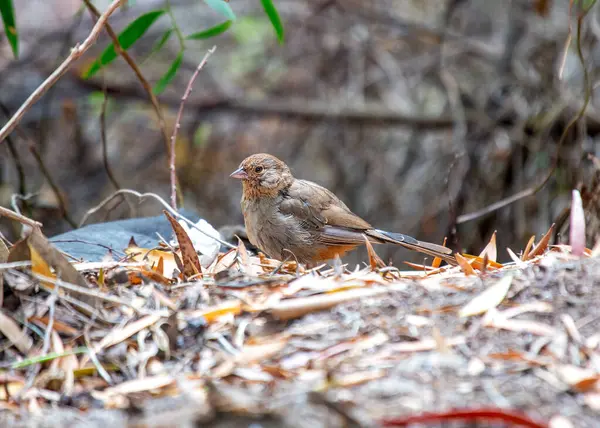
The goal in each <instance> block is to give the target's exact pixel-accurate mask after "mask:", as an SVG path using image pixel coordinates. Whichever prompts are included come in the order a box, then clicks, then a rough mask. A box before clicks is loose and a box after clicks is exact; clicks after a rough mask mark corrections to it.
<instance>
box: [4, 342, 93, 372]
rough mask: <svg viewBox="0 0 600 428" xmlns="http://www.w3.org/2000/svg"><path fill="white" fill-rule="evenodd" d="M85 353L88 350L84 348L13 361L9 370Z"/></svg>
mask: <svg viewBox="0 0 600 428" xmlns="http://www.w3.org/2000/svg"><path fill="white" fill-rule="evenodd" d="M87 352H88V349H87V348H85V347H79V348H75V349H72V350H70V351H65V352H50V353H49V354H46V355H38V356H35V357H31V358H27V359H26V360H22V361H15V362H14V363H12V364H11V366H10V368H11V369H13V370H17V369H22V368H24V367H27V366H31V365H32V364H38V363H45V362H46V361H52V360H55V359H57V358H62V357H66V356H67V355H75V354H85V353H87Z"/></svg>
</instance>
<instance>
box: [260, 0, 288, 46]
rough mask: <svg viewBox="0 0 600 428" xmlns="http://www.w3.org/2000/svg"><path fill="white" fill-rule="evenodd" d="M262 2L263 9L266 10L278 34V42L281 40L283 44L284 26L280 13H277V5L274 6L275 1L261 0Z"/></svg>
mask: <svg viewBox="0 0 600 428" xmlns="http://www.w3.org/2000/svg"><path fill="white" fill-rule="evenodd" d="M260 2H261V3H262V5H263V8H264V9H265V13H266V14H267V16H268V17H269V20H270V21H271V24H272V25H273V28H274V29H275V33H277V40H279V43H283V39H284V31H283V24H282V23H281V18H280V17H279V13H278V12H277V9H276V8H275V5H274V4H273V1H272V0H260Z"/></svg>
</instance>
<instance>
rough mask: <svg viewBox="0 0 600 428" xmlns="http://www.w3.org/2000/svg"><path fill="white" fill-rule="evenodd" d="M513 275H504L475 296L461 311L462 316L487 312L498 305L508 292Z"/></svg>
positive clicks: (459, 313)
mask: <svg viewBox="0 0 600 428" xmlns="http://www.w3.org/2000/svg"><path fill="white" fill-rule="evenodd" d="M512 280H513V277H512V275H510V274H508V275H505V276H504V277H502V279H500V280H499V281H498V282H496V283H495V284H494V285H491V286H490V287H488V288H487V289H486V290H484V291H483V292H481V293H480V294H479V295H477V296H475V297H474V298H473V299H472V300H471V301H470V302H469V303H467V304H466V305H465V306H464V307H463V308H462V309H461V310H460V311H459V312H458V315H459V316H460V317H470V316H473V315H479V314H482V313H484V312H487V311H488V310H490V309H491V308H495V307H496V306H498V305H499V304H500V303H502V301H503V300H504V298H505V297H506V294H507V293H508V290H509V289H510V285H511V284H512Z"/></svg>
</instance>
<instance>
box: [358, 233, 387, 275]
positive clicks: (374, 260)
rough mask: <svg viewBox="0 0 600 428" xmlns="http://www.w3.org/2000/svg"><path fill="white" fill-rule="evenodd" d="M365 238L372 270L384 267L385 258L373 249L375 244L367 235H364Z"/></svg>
mask: <svg viewBox="0 0 600 428" xmlns="http://www.w3.org/2000/svg"><path fill="white" fill-rule="evenodd" d="M363 238H365V246H366V247H367V254H368V255H369V265H370V266H371V270H376V269H377V268H382V267H384V266H385V263H383V260H381V258H379V256H378V255H377V253H376V252H375V250H374V249H373V245H372V244H371V242H369V239H368V238H367V237H366V235H363Z"/></svg>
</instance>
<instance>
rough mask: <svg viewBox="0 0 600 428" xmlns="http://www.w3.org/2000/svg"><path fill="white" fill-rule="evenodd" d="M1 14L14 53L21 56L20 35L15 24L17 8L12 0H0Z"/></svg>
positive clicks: (16, 56)
mask: <svg viewBox="0 0 600 428" xmlns="http://www.w3.org/2000/svg"><path fill="white" fill-rule="evenodd" d="M0 14H2V21H3V22H4V33H5V34H6V38H7V39H8V42H9V43H10V47H11V48H12V51H13V55H14V56H15V58H18V57H19V35H18V33H17V25H16V24H15V8H14V7H13V3H12V0H0Z"/></svg>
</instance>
